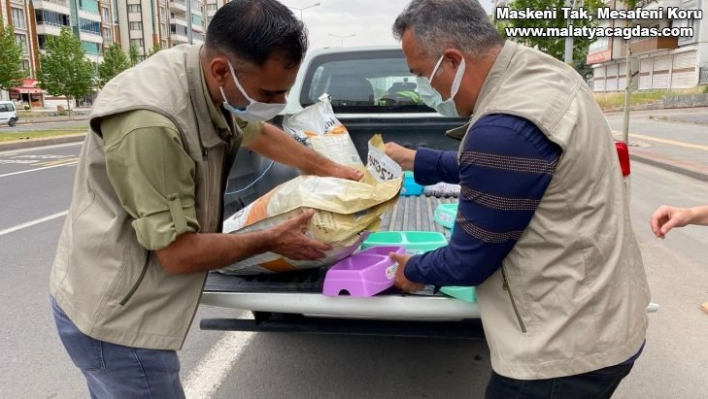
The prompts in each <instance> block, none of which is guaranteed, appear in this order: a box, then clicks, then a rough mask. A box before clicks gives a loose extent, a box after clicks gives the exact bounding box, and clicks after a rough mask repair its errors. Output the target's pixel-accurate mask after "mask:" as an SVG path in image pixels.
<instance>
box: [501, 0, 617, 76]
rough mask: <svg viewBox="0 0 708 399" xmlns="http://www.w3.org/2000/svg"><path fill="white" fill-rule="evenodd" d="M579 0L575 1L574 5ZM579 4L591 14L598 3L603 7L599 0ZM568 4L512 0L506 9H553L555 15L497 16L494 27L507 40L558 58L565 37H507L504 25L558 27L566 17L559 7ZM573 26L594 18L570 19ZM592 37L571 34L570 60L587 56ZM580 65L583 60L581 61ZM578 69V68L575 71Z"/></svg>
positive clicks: (588, 23)
mask: <svg viewBox="0 0 708 399" xmlns="http://www.w3.org/2000/svg"><path fill="white" fill-rule="evenodd" d="M580 3H581V2H580V1H578V2H577V3H576V7H575V8H574V9H577V8H578V7H577V6H578V5H579V4H580ZM581 4H582V6H583V8H584V9H585V10H587V11H588V13H589V14H590V15H592V16H594V15H595V12H596V10H597V9H598V8H599V7H604V6H605V4H604V2H603V1H602V0H582V3H581ZM563 7H569V6H568V5H567V4H566V0H514V1H513V2H512V3H510V4H509V10H518V11H525V10H527V9H530V10H553V9H555V10H557V12H556V18H555V19H531V18H528V19H527V18H518V19H509V20H497V22H496V24H497V29H498V30H499V33H501V35H502V36H503V37H505V38H507V39H509V40H514V41H518V42H521V43H523V44H526V45H528V46H530V47H538V49H539V50H540V51H543V52H544V53H546V54H548V55H550V56H552V57H555V58H557V59H559V60H561V61H565V59H564V53H565V37H560V36H556V37H542V36H541V35H532V36H526V37H508V36H507V31H506V29H505V28H507V27H508V28H520V29H523V28H544V29H548V28H556V29H562V28H566V27H567V26H568V20H567V19H566V18H565V16H564V14H563V11H562V10H561V8H563ZM571 23H572V25H573V28H582V27H583V26H588V27H591V26H597V24H598V22H597V21H596V20H595V19H594V18H593V19H592V20H590V19H587V18H586V19H574V20H572V21H571ZM592 41H593V40H591V39H589V38H587V37H579V36H575V37H574V38H573V61H574V64H576V61H577V60H581V59H582V60H584V59H585V57H586V56H587V52H588V47H589V46H590V43H592ZM583 65H584V64H583ZM578 72H581V71H578Z"/></svg>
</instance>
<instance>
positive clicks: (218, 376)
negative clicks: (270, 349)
mask: <svg viewBox="0 0 708 399" xmlns="http://www.w3.org/2000/svg"><path fill="white" fill-rule="evenodd" d="M254 336H255V333H253V332H226V333H224V336H223V337H222V338H221V339H220V340H219V341H218V342H217V343H216V344H215V345H214V346H213V347H212V348H211V350H210V351H209V353H207V354H206V355H205V356H204V357H203V358H202V359H201V360H200V361H199V364H198V365H197V367H195V368H194V370H192V372H191V373H189V377H187V380H186V382H185V384H184V392H185V394H186V395H185V396H186V397H188V398H189V399H208V398H211V397H212V396H213V395H214V394H215V393H216V391H217V390H218V389H219V387H220V386H221V383H222V382H223V381H224V379H225V378H226V377H227V376H228V375H229V372H230V371H231V368H232V367H233V365H234V363H235V362H236V360H238V358H239V357H240V356H241V352H242V351H243V350H244V349H245V348H246V347H247V346H248V344H249V343H250V342H251V340H252V339H253V337H254Z"/></svg>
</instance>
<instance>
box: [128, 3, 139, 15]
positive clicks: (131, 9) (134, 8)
mask: <svg viewBox="0 0 708 399" xmlns="http://www.w3.org/2000/svg"><path fill="white" fill-rule="evenodd" d="M128 12H134V13H140V12H142V7H141V5H140V4H129V5H128Z"/></svg>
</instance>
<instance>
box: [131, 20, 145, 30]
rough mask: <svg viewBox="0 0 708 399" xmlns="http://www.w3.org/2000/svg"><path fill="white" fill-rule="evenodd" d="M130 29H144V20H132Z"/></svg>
mask: <svg viewBox="0 0 708 399" xmlns="http://www.w3.org/2000/svg"><path fill="white" fill-rule="evenodd" d="M130 30H143V23H142V22H131V23H130Z"/></svg>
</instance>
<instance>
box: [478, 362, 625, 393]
mask: <svg viewBox="0 0 708 399" xmlns="http://www.w3.org/2000/svg"><path fill="white" fill-rule="evenodd" d="M632 366H634V363H633V362H632V363H628V364H619V365H617V366H612V367H606V368H604V369H600V370H596V371H591V372H589V373H585V374H578V375H573V376H569V377H561V378H552V379H548V380H533V381H522V380H515V379H512V378H507V377H503V376H501V375H499V374H497V373H495V372H494V371H492V376H491V378H490V379H489V383H488V384H487V392H486V395H485V398H486V399H507V398H509V399H512V398H513V399H566V398H567V399H609V398H611V397H612V394H613V393H614V392H615V390H616V389H617V387H618V386H619V384H620V382H622V379H623V378H624V377H626V376H627V375H628V374H629V372H630V370H632Z"/></svg>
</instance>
